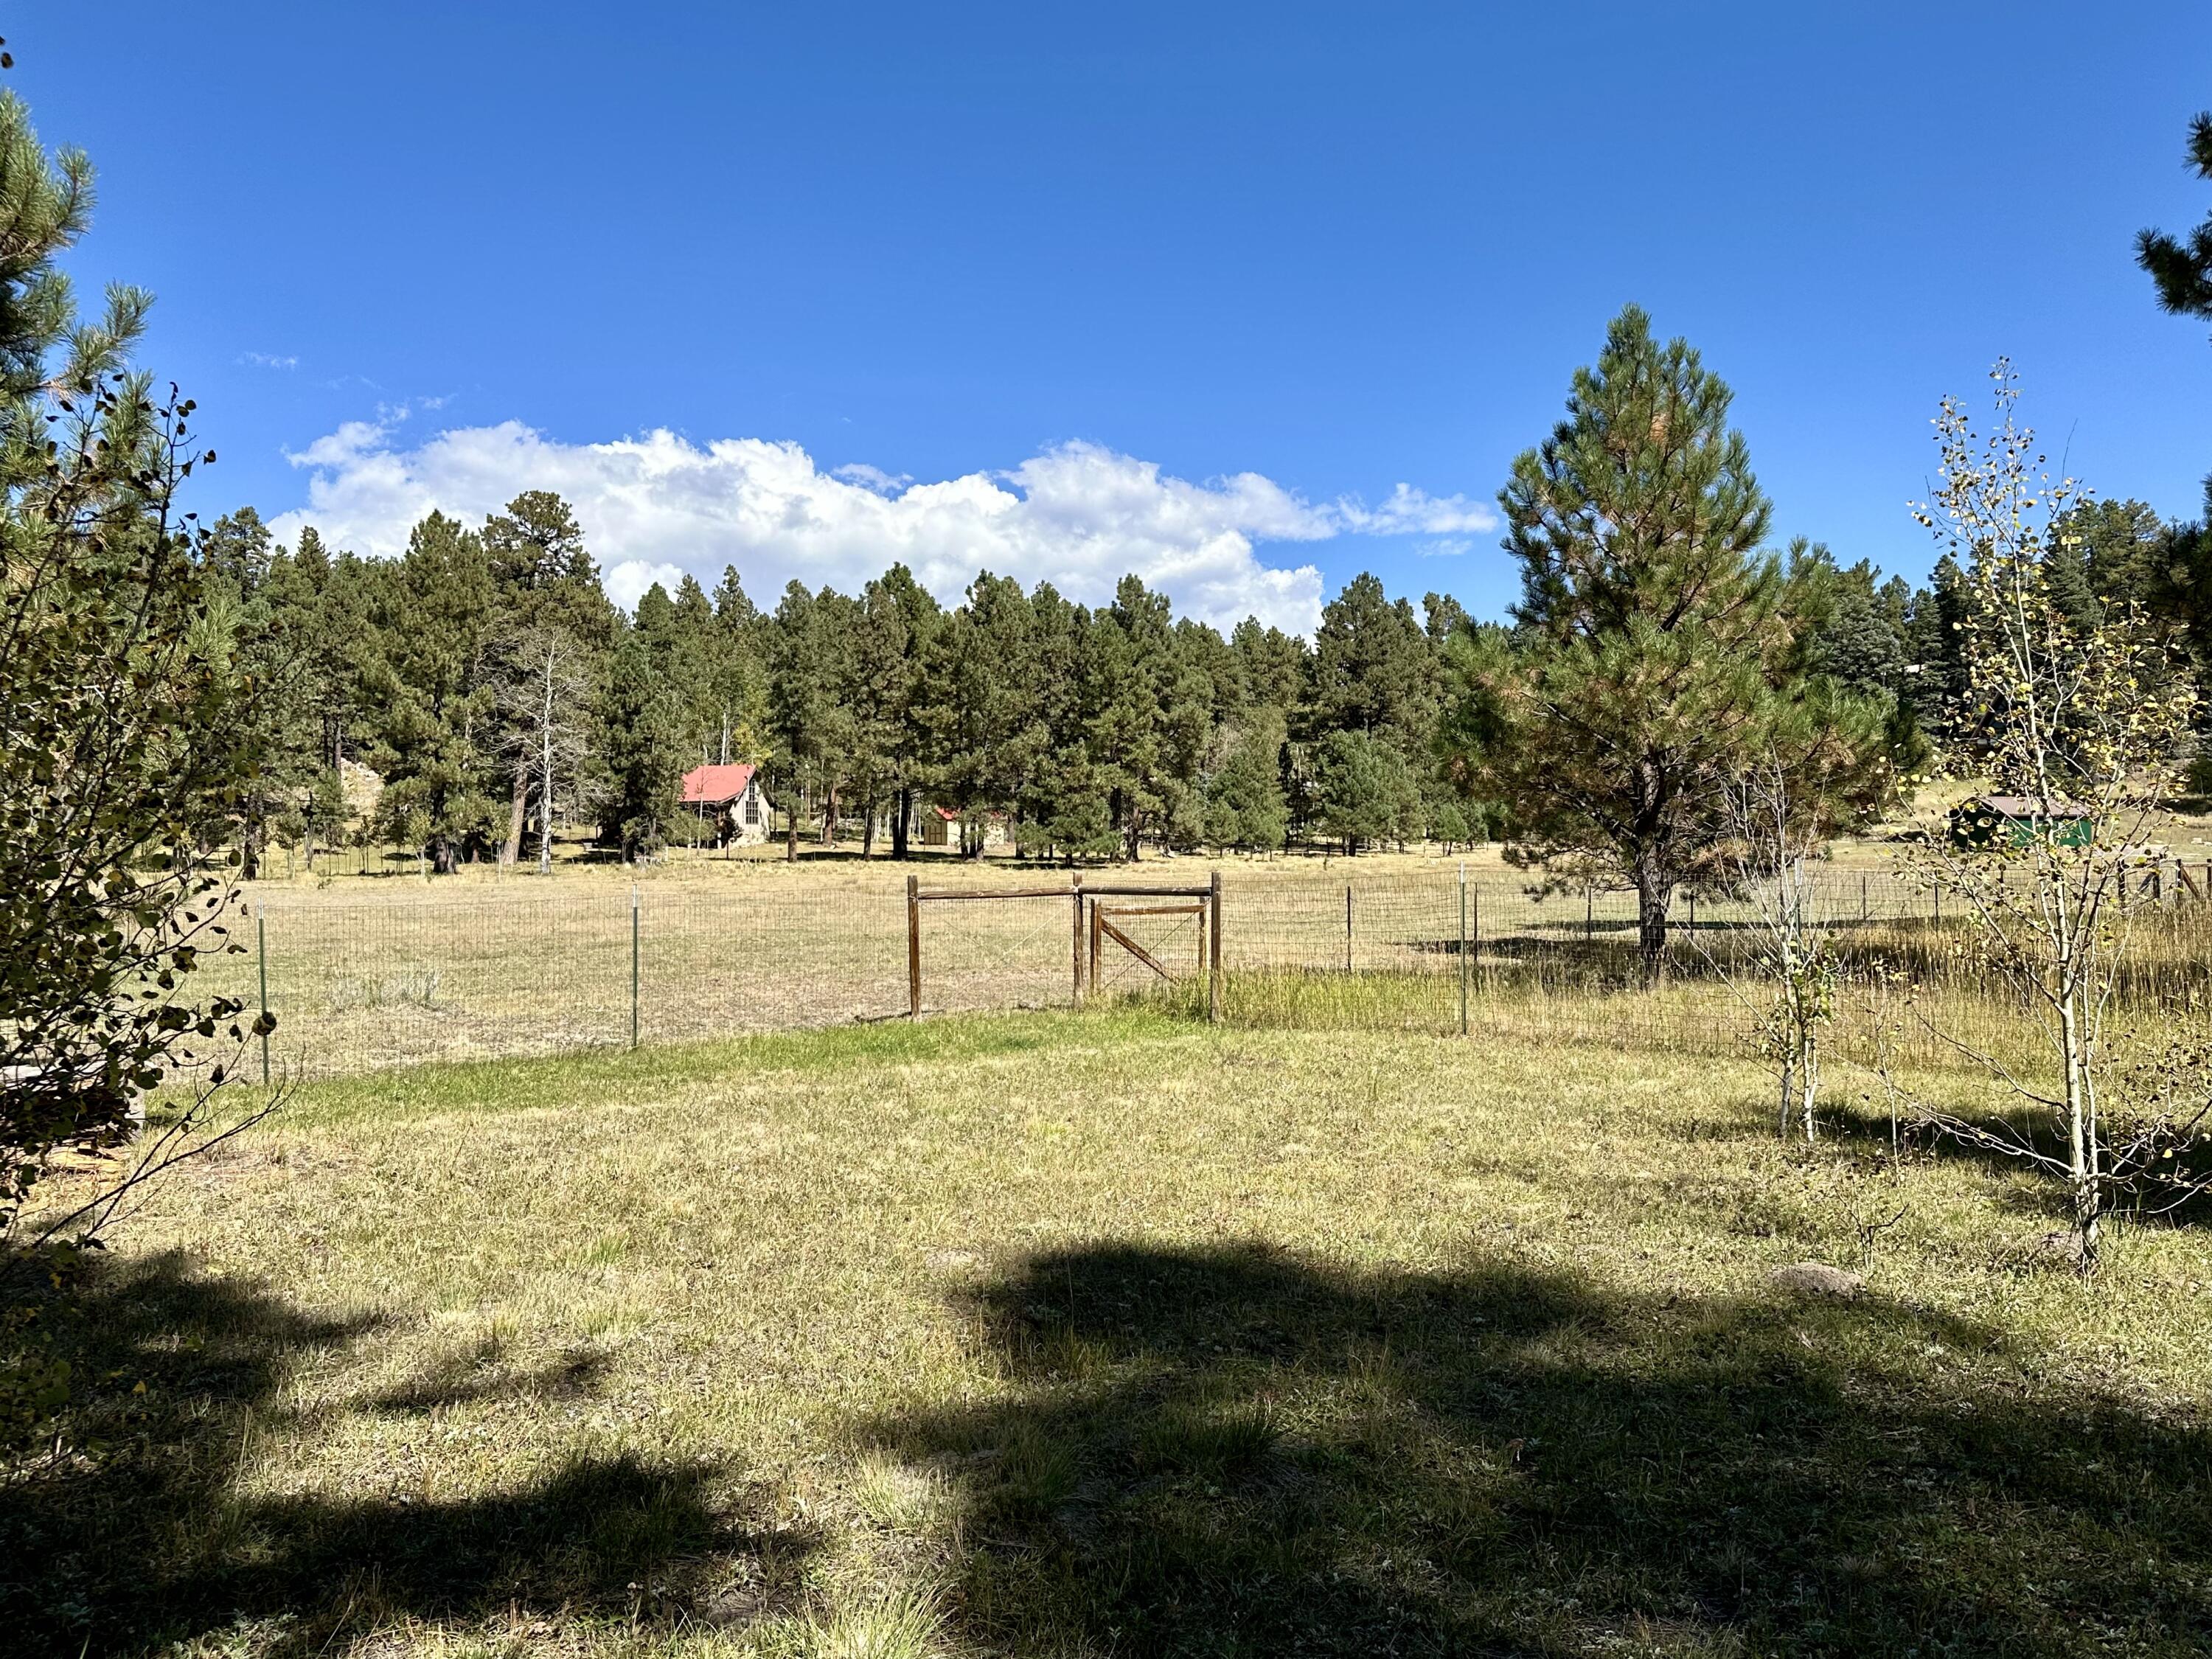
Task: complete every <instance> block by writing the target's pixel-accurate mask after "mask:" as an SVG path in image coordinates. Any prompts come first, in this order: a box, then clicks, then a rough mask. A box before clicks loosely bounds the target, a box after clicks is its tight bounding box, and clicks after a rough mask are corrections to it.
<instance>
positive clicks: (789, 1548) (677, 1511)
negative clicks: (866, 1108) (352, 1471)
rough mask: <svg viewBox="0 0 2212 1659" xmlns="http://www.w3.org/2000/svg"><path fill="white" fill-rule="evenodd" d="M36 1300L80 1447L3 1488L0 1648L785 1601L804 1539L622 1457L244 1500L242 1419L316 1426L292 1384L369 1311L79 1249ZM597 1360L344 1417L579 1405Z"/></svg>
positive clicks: (728, 1613) (327, 1644) (415, 1389)
mask: <svg viewBox="0 0 2212 1659" xmlns="http://www.w3.org/2000/svg"><path fill="white" fill-rule="evenodd" d="M38 1313H39V1315H40V1322H41V1323H42V1325H43V1326H44V1327H45V1328H47V1329H49V1330H50V1332H51V1336H52V1344H51V1352H54V1353H57V1354H58V1355H59V1356H60V1357H62V1358H65V1359H67V1360H68V1362H69V1363H70V1367H71V1371H72V1375H73V1377H74V1378H75V1379H76V1390H75V1392H76V1395H77V1396H78V1399H79V1400H80V1401H82V1404H81V1405H80V1406H78V1407H75V1408H73V1412H72V1417H71V1420H70V1423H69V1425H68V1429H69V1443H70V1446H71V1447H73V1448H75V1451H74V1452H73V1453H72V1454H71V1455H67V1456H65V1457H63V1458H61V1459H58V1460H55V1461H52V1462H50V1463H49V1464H48V1465H46V1466H45V1467H43V1468H36V1469H33V1471H32V1472H30V1473H29V1474H26V1475H25V1476H23V1477H22V1478H21V1479H18V1480H14V1481H12V1482H9V1483H6V1484H0V1632H6V1635H5V1637H4V1638H0V1650H5V1651H8V1652H10V1653H14V1652H21V1653H47V1652H52V1653H58V1654H59V1653H68V1654H77V1653H79V1652H81V1651H83V1652H90V1653H97V1654H118V1653H151V1652H155V1651H162V1650H166V1647H167V1644H171V1643H177V1642H185V1641H189V1640H191V1639H192V1638H196V1637H203V1636H208V1635H211V1634H213V1633H216V1632H224V1631H228V1630H231V1629H233V1628H234V1627H235V1626H240V1625H241V1624H244V1625H248V1626H252V1627H253V1629H254V1632H255V1637H254V1646H253V1650H254V1651H255V1652H256V1653H265V1654H270V1655H294V1654H301V1655H305V1654H314V1653H318V1652H321V1651H325V1650H335V1648H336V1647H337V1645H338V1643H339V1638H342V1637H344V1636H347V1635H350V1634H358V1633H361V1632H365V1631H367V1630H368V1629H372V1628H374V1627H376V1626H379V1625H381V1624H385V1623H388V1622H390V1621H392V1620H398V1619H404V1618H426V1619H428V1618H444V1617H460V1618H463V1619H466V1618H470V1617H471V1616H491V1615H501V1616H505V1617H509V1618H513V1617H521V1618H528V1617H532V1616H535V1615H545V1616H549V1617H550V1616H551V1615H553V1614H556V1613H558V1614H562V1615H565V1616H569V1617H574V1616H578V1615H582V1616H585V1617H590V1616H592V1615H595V1614H599V1615H607V1616H614V1617H619V1618H621V1619H622V1620H623V1621H624V1622H625V1623H626V1624H629V1625H636V1626H646V1627H648V1628H650V1627H656V1626H658V1627H665V1628H673V1627H676V1626H680V1625H684V1624H686V1623H690V1622H695V1621H708V1622H727V1621H732V1620H734V1621H739V1622H749V1621H750V1620H752V1619H754V1618H757V1617H759V1616H761V1615H763V1614H765V1613H769V1612H772V1611H775V1610H776V1608H777V1607H780V1606H781V1605H782V1604H783V1602H784V1601H787V1600H788V1599H789V1597H790V1596H791V1595H792V1594H793V1591H794V1589H795V1583H796V1578H797V1571H798V1569H799V1565H800V1564H801V1563H802V1562H803V1560H804V1559H805V1556H806V1554H807V1553H808V1552H809V1550H810V1549H811V1541H810V1540H809V1539H808V1538H807V1537H806V1536H805V1534H801V1533H793V1532H792V1531H790V1530H788V1529H775V1528H770V1527H769V1525H768V1524H767V1523H766V1522H762V1521H757V1520H755V1519H753V1518H749V1517H748V1516H747V1515H746V1514H744V1513H743V1512H742V1511H743V1510H744V1508H745V1505H744V1504H743V1503H742V1502H738V1503H732V1501H731V1500H730V1499H729V1498H727V1496H726V1494H727V1493H728V1492H730V1491H731V1490H732V1482H731V1481H730V1480H727V1479H726V1472H725V1471H724V1470H722V1469H721V1468H718V1467H716V1466H714V1465H713V1464H710V1463H704V1462H702V1463H695V1464H688V1465H684V1466H663V1465H657V1464H654V1463H651V1462H646V1461H643V1460H641V1459H639V1458H636V1457H634V1456H630V1455H609V1456H572V1457H570V1458H568V1459H567V1460H565V1461H564V1462H562V1463H560V1464H559V1465H558V1466H557V1467H554V1468H550V1469H546V1470H544V1471H543V1472H542V1473H540V1474H537V1475H536V1476H534V1477H533V1478H532V1479H531V1480H528V1481H527V1482H525V1483H521V1484H518V1485H515V1486H508V1487H506V1488H504V1489H501V1490H496V1491H492V1492H484V1493H482V1494H472V1495H470V1496H466V1497H445V1496H441V1495H437V1494H435V1493H431V1494H428V1495H426V1494H425V1492H424V1491H423V1489H422V1486H419V1485H416V1486H413V1487H412V1489H410V1486H409V1484H408V1479H409V1477H407V1475H406V1474H405V1473H404V1471H386V1472H385V1474H384V1475H383V1476H382V1479H383V1480H385V1481H386V1482H387V1483H388V1485H387V1486H386V1489H381V1490H380V1489H378V1488H377V1487H376V1486H372V1485H369V1484H368V1483H364V1484H363V1486H361V1487H359V1488H356V1489H354V1490H349V1491H347V1492H342V1493H334V1492H327V1491H314V1492H285V1493H268V1492H250V1491H246V1492H242V1491H240V1489H239V1486H238V1477H239V1474H240V1471H241V1469H242V1468H244V1467H245V1463H246V1452H247V1448H248V1447H249V1446H250V1444H251V1443H252V1440H253V1438H254V1437H256V1436H257V1435H258V1434H260V1433H262V1432H263V1431H266V1430H269V1429H271V1428H274V1429H276V1430H278V1431H283V1430H284V1429H286V1428H287V1427H288V1426H289V1427H295V1428H296V1427H301V1426H303V1419H300V1418H299V1417H298V1416H297V1415H296V1413H295V1408H294V1407H293V1406H292V1405H291V1404H290V1403H289V1401H290V1398H291V1392H290V1390H289V1388H288V1386H287V1385H288V1383H289V1381H290V1379H291V1378H292V1377H293V1376H295V1374H296V1373H297V1371H298V1370H299V1369H300V1368H301V1367H302V1366H303V1365H312V1364H314V1363H316V1362H317V1361H318V1360H319V1359H321V1358H332V1357H336V1356H337V1355H339V1354H341V1353H343V1352H344V1351H345V1350H346V1349H348V1348H349V1346H352V1345H354V1344H356V1343H357V1342H360V1341H362V1340H372V1339H373V1338H374V1336H375V1334H376V1333H377V1330H378V1328H379V1325H380V1321H379V1320H378V1319H377V1318H376V1317H374V1316H354V1317H347V1318H324V1317H317V1316H311V1315H308V1314H305V1313H302V1312H301V1311H300V1310H296V1309H295V1308H293V1307H291V1306H289V1304H286V1303H284V1302H283V1301H282V1300H280V1299H279V1298H277V1297H274V1296H271V1295H270V1294H268V1293H267V1292H265V1291H262V1290H259V1289H258V1288H255V1287H253V1286H252V1285H242V1284H240V1283H239V1282H237V1281H234V1280H224V1279H208V1278H204V1277H200V1276H198V1275H197V1274H195V1273H192V1272H191V1269H190V1268H189V1267H188V1266H187V1264H186V1263H185V1261H184V1260H183V1259H182V1258H181V1257H179V1256H177V1255H166V1256H163V1257H160V1258H155V1259H153V1260H150V1261H143V1262H139V1263H135V1264H126V1265H117V1264H111V1263H105V1262H103V1263H99V1264H96V1266H95V1267H94V1269H93V1270H92V1271H91V1272H89V1273H88V1276H87V1279H86V1282H85V1283H83V1284H82V1285H79V1286H76V1288H75V1290H74V1291H73V1293H66V1294H55V1295H52V1296H50V1297H47V1298H46V1301H45V1303H44V1304H43V1305H42V1306H40V1308H39V1309H38ZM0 1358H5V1356H4V1355H0ZM597 1375H598V1373H597V1370H596V1367H595V1364H593V1363H592V1362H590V1361H588V1360H586V1361H577V1360H575V1359H573V1358H572V1359H570V1360H568V1361H563V1362H561V1363H558V1364H555V1365H553V1366H551V1367H548V1368H545V1369H544V1370H516V1369H514V1368H512V1367H508V1366H506V1365H504V1364H501V1363H498V1362H497V1356H495V1355H486V1354H483V1353H472V1354H471V1355H468V1356H465V1357H464V1358H463V1359H462V1360H461V1361H459V1362H456V1363H455V1364H453V1365H452V1366H449V1367H444V1368H440V1370H438V1371H437V1372H436V1373H435V1374H433V1375H431V1376H426V1377H424V1378H423V1379H422V1380H421V1381H420V1382H418V1383H415V1384H411V1385H410V1386H408V1387H406V1388H403V1389H398V1390H394V1391H391V1392H388V1393H386V1394H384V1395H378V1396H374V1397H373V1398H370V1399H368V1400H365V1401H362V1402H361V1407H359V1408H362V1409H367V1410H370V1411H375V1412H386V1413H427V1412H433V1411H435V1410H437V1409H438V1408H440V1407H442V1406H446V1405H451V1404H457V1403H461V1402H465V1401H471V1400H482V1399H485V1398H490V1397H497V1396H507V1397H515V1398H539V1397H550V1396H557V1395H561V1394H563V1393H567V1394H571V1395H573V1394H575V1393H578V1392H580V1391H588V1390H589V1389H591V1388H592V1386H593V1384H594V1383H595V1381H596V1378H597ZM142 1384H143V1389H142V1388H141V1386H140V1385H142ZM338 1415H341V1416H342V1415H343V1409H342V1410H341V1412H340V1413H338ZM304 1426H305V1427H306V1428H307V1429H309V1430H312V1429H313V1428H314V1427H315V1426H317V1425H314V1424H313V1423H311V1422H308V1423H304ZM332 1426H336V1425H335V1423H334V1424H333V1425H332Z"/></svg>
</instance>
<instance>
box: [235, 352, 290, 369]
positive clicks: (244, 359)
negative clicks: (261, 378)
mask: <svg viewBox="0 0 2212 1659" xmlns="http://www.w3.org/2000/svg"><path fill="white" fill-rule="evenodd" d="M238 361H239V362H241V363H245V364H247V365H249V366H250V367H252V368H299V366H300V360H299V359H298V358H297V357H274V356H270V354H269V353H267V352H265V351H242V352H240V354H239V356H238Z"/></svg>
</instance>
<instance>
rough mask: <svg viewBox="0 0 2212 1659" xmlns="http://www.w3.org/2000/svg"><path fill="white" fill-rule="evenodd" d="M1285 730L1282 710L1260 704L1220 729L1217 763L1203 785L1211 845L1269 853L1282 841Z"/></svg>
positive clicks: (1285, 814)
mask: <svg viewBox="0 0 2212 1659" xmlns="http://www.w3.org/2000/svg"><path fill="white" fill-rule="evenodd" d="M1284 738H1285V725H1284V720H1283V715H1282V711H1281V710H1279V709H1276V708H1264V707H1263V708H1255V709H1252V710H1250V711H1249V712H1248V713H1247V714H1244V715H1243V716H1242V717H1241V719H1240V720H1239V722H1238V723H1237V725H1235V726H1224V727H1223V728H1222V729H1221V731H1220V732H1219V734H1218V743H1219V745H1220V759H1219V763H1218V765H1216V766H1215V767H1214V768H1213V769H1212V771H1211V773H1210V774H1209V775H1208V776H1207V778H1206V840H1207V841H1209V842H1212V843H1213V844H1214V845H1215V846H1216V847H1237V848H1244V849H1246V850H1248V851H1254V852H1269V853H1272V852H1274V851H1276V850H1278V849H1279V848H1281V846H1282V845H1283V840H1284V837H1285V834H1286V833H1287V832H1288V829H1289V823H1290V817H1289V809H1288V807H1287V806H1286V805H1285V801H1284V799H1283V775H1282V752H1283V743H1284Z"/></svg>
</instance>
